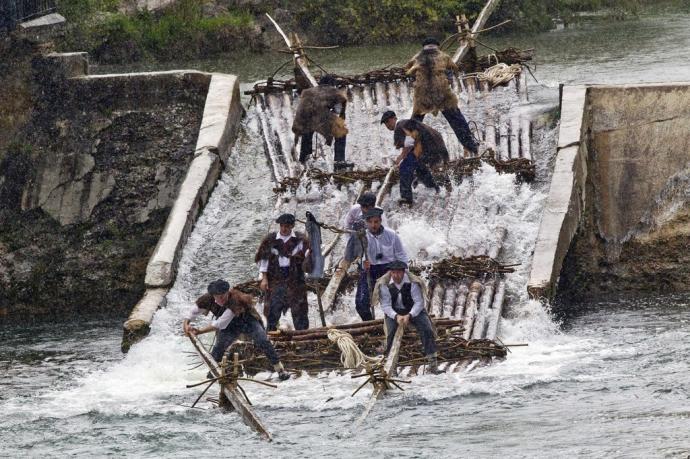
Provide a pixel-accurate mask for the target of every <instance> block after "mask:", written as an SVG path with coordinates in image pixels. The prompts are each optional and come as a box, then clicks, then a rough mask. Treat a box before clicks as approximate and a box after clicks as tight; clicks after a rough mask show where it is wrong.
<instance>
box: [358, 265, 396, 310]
mask: <svg viewBox="0 0 690 459" xmlns="http://www.w3.org/2000/svg"><path fill="white" fill-rule="evenodd" d="M388 265H389V263H383V264H380V265H373V264H372V265H370V266H369V271H365V270H364V269H361V270H360V272H359V282H357V293H356V294H355V309H357V314H359V317H361V318H362V320H374V317H373V316H372V314H371V292H369V279H368V277H371V288H374V285H375V284H376V281H377V280H379V278H380V277H381V276H383V275H384V274H386V273H387V272H388ZM367 273H368V275H367Z"/></svg>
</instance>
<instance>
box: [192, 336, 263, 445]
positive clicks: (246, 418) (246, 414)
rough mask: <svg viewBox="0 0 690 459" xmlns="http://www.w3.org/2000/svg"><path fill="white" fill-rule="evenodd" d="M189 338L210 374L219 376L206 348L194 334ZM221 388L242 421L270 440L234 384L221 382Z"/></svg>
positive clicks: (215, 364) (259, 420)
mask: <svg viewBox="0 0 690 459" xmlns="http://www.w3.org/2000/svg"><path fill="white" fill-rule="evenodd" d="M189 340H190V341H191V342H192V344H193V345H194V348H195V349H196V351H197V352H198V353H199V356H200V357H201V359H202V360H203V361H204V362H205V363H206V365H207V366H208V368H209V370H210V371H211V374H212V375H213V377H214V378H219V377H220V376H221V369H220V367H219V366H218V364H217V363H216V361H215V360H214V358H213V357H211V354H209V353H208V351H207V350H206V348H205V347H204V346H203V344H201V342H200V341H199V339H198V338H197V337H196V336H194V335H189ZM221 387H222V388H223V394H224V395H225V397H227V399H228V400H229V401H230V403H231V404H232V407H233V408H234V409H235V411H236V412H237V413H238V414H239V415H240V416H241V417H242V421H243V422H244V423H245V424H247V425H248V426H249V427H250V428H252V429H253V430H254V431H256V432H257V433H258V434H259V435H260V436H261V437H262V438H263V439H264V440H268V441H271V440H272V439H273V437H272V436H271V433H270V432H269V431H268V430H267V429H266V427H265V426H264V424H263V422H261V419H259V417H258V416H257V415H256V413H255V412H254V409H253V408H252V407H251V405H250V404H249V403H248V402H247V400H246V399H245V398H244V397H243V396H242V394H241V393H240V392H239V390H238V389H237V387H236V386H233V385H232V384H230V383H221Z"/></svg>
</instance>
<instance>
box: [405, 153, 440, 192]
mask: <svg viewBox="0 0 690 459" xmlns="http://www.w3.org/2000/svg"><path fill="white" fill-rule="evenodd" d="M415 175H417V178H418V179H419V181H420V182H422V183H423V184H424V186H426V187H427V188H435V189H438V185H437V184H436V181H434V177H433V176H432V175H431V171H430V170H429V168H427V167H426V166H425V165H424V164H422V163H421V162H419V160H417V157H416V156H415V155H414V153H413V152H409V153H408V154H407V156H405V159H403V161H402V163H400V197H401V198H402V199H405V200H407V201H410V202H412V201H413V199H412V181H413V180H414V176H415Z"/></svg>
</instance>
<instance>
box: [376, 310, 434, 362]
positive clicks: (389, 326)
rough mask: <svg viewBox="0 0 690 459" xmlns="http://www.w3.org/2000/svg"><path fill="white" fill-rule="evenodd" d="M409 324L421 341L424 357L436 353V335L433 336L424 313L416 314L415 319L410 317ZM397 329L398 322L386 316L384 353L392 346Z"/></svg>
mask: <svg viewBox="0 0 690 459" xmlns="http://www.w3.org/2000/svg"><path fill="white" fill-rule="evenodd" d="M410 322H411V323H412V325H414V326H415V328H416V329H417V333H418V334H419V337H420V338H421V339H422V346H423V347H424V355H429V354H434V353H436V335H435V334H434V326H433V325H432V324H431V319H429V315H428V314H427V313H426V311H422V312H420V313H419V314H417V317H412V316H410ZM397 329H398V322H397V321H396V320H395V319H391V318H390V317H388V316H386V332H387V333H388V337H387V343H386V353H388V351H389V350H390V349H391V346H392V345H393V337H394V336H395V331H396V330H397Z"/></svg>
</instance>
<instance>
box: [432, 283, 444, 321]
mask: <svg viewBox="0 0 690 459" xmlns="http://www.w3.org/2000/svg"><path fill="white" fill-rule="evenodd" d="M444 291H445V289H444V288H443V285H442V284H441V283H440V282H439V283H437V284H436V285H435V286H434V290H433V292H432V293H431V300H430V301H429V303H430V304H429V308H428V310H429V312H430V313H431V314H435V315H436V316H438V317H442V316H443V293H444Z"/></svg>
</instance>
